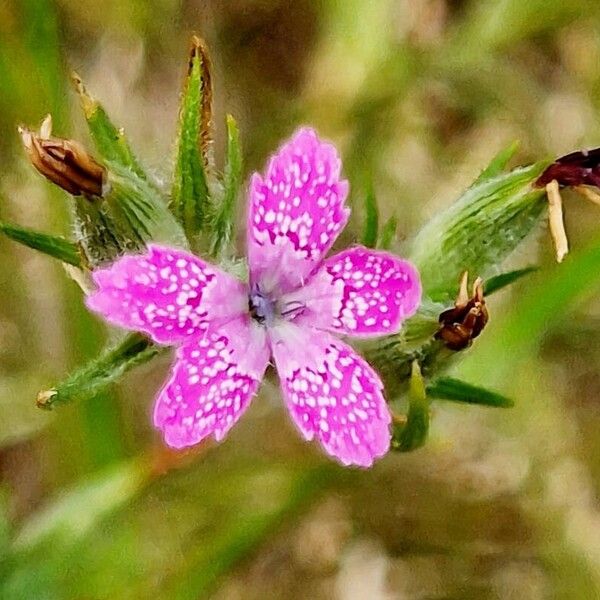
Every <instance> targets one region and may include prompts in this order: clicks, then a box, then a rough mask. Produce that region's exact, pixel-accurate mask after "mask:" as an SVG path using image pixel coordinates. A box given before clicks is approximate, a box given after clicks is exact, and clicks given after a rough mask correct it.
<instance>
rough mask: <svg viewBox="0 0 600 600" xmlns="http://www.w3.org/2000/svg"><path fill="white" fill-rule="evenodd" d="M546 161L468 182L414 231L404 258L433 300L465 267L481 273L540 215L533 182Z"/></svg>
mask: <svg viewBox="0 0 600 600" xmlns="http://www.w3.org/2000/svg"><path fill="white" fill-rule="evenodd" d="M546 166H547V162H543V163H537V164H535V165H531V166H529V167H523V168H519V169H515V170H513V171H511V172H510V173H503V174H500V175H498V176H497V177H494V178H492V179H487V180H485V181H482V182H481V183H478V184H476V185H474V186H472V187H470V188H469V189H468V190H467V191H466V192H465V193H464V194H463V195H462V196H461V197H460V198H459V199H458V201H456V202H455V203H454V204H452V205H451V206H450V207H448V208H447V209H446V210H444V211H442V212H441V213H439V214H438V215H437V216H436V217H434V218H433V219H431V220H430V221H429V222H428V223H427V224H426V225H425V226H424V227H423V229H421V231H420V232H419V233H418V234H417V236H416V238H415V240H414V242H413V245H412V249H411V252H410V254H409V258H410V259H411V260H412V261H413V262H414V263H415V264H416V266H417V267H418V269H419V272H420V274H421V281H422V283H423V288H424V290H425V291H426V293H427V294H428V295H429V297H430V298H432V299H433V300H441V301H447V300H449V299H451V298H452V297H453V296H454V295H455V293H456V282H457V281H458V280H459V277H460V275H461V274H462V273H463V272H464V271H469V273H472V274H473V275H474V276H475V275H477V276H481V277H486V276H487V275H488V274H489V272H490V271H491V270H492V269H494V268H497V266H498V265H499V264H500V263H502V262H503V261H504V259H505V258H507V257H508V256H509V255H510V254H511V252H512V251H513V250H514V249H515V248H516V247H517V246H518V245H519V243H520V242H521V241H522V240H523V239H524V238H525V237H526V236H527V234H528V233H530V232H531V230H532V229H533V227H534V226H535V225H536V223H537V222H538V221H539V218H540V216H541V214H542V211H543V209H544V207H545V199H544V197H545V192H544V190H541V189H536V188H534V187H532V185H531V184H532V183H533V182H534V181H535V180H536V179H537V177H538V176H539V175H540V173H541V172H542V171H543V170H544V168H545V167H546Z"/></svg>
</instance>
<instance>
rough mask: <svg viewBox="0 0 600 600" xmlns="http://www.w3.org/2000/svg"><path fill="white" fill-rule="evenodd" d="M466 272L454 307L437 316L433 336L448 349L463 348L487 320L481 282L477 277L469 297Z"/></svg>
mask: <svg viewBox="0 0 600 600" xmlns="http://www.w3.org/2000/svg"><path fill="white" fill-rule="evenodd" d="M467 284H468V273H466V272H465V273H464V274H463V276H462V278H461V281H460V287H459V291H458V296H457V298H456V301H455V303H454V308H450V309H448V310H445V311H444V312H443V313H442V314H441V315H440V317H439V323H440V328H439V329H438V331H437V332H436V334H435V338H436V339H438V340H442V341H443V342H444V344H445V346H446V347H447V348H449V349H450V350H464V349H465V348H468V347H469V346H470V345H471V342H472V341H473V340H474V339H475V338H476V337H477V336H478V335H479V334H480V333H481V332H482V330H483V328H484V327H485V325H486V323H487V322H488V318H489V315H488V311H487V307H486V305H485V299H484V297H483V282H482V280H481V278H479V277H478V278H477V279H476V280H475V282H474V283H473V292H472V294H471V296H470V297H469V292H468V290H467Z"/></svg>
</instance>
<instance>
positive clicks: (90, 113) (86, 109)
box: [73, 73, 147, 179]
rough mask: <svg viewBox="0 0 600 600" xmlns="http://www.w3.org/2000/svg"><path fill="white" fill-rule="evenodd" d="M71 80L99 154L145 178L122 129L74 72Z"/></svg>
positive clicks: (106, 159)
mask: <svg viewBox="0 0 600 600" xmlns="http://www.w3.org/2000/svg"><path fill="white" fill-rule="evenodd" d="M73 82H74V84H75V88H76V90H77V93H78V94H79V99H80V101H81V106H82V108H83V113H84V115H85V119H86V121H87V124H88V127H89V130H90V135H91V136H92V139H93V140H94V144H95V145H96V149H97V150H98V153H99V154H100V156H101V157H102V158H103V159H104V160H105V161H110V162H113V163H116V164H119V165H121V166H122V167H126V168H128V169H131V170H132V171H133V172H134V173H135V174H136V175H138V177H141V178H142V179H146V178H147V176H146V173H145V172H144V169H142V167H141V166H140V164H139V162H138V161H137V159H136V158H135V156H134V154H133V152H132V150H131V148H130V146H129V142H128V141H127V139H126V137H125V133H124V132H123V130H122V129H118V128H117V127H116V126H115V125H114V124H113V123H112V121H111V120H110V118H109V116H108V114H107V113H106V111H105V110H104V108H103V107H102V105H101V104H100V103H99V102H98V101H97V100H95V99H94V98H92V96H90V95H89V94H88V92H87V90H86V88H85V86H84V84H83V82H82V81H81V78H80V77H79V75H77V74H76V73H73Z"/></svg>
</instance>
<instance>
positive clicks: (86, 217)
mask: <svg viewBox="0 0 600 600" xmlns="http://www.w3.org/2000/svg"><path fill="white" fill-rule="evenodd" d="M73 231H74V234H75V238H76V241H77V243H78V244H79V246H80V247H81V249H82V250H83V253H84V255H85V262H86V263H87V264H88V265H89V266H91V267H92V268H93V267H98V266H101V265H103V264H106V263H109V262H112V261H114V260H115V259H116V258H117V257H118V256H120V255H121V254H123V253H124V252H126V251H127V250H128V245H129V246H130V248H131V249H133V250H135V249H136V248H137V246H135V245H131V244H130V243H128V242H127V240H126V239H125V238H124V237H123V234H122V232H121V231H120V230H119V228H118V227H117V225H116V223H115V222H114V219H113V217H112V215H111V214H110V213H109V211H108V207H107V206H106V205H105V204H104V203H103V201H102V200H101V199H99V198H91V199H90V198H85V197H84V196H74V197H73Z"/></svg>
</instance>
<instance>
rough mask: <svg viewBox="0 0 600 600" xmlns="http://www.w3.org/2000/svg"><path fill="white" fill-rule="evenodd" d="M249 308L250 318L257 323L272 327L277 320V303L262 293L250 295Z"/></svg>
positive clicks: (255, 292) (257, 292) (256, 292)
mask: <svg viewBox="0 0 600 600" xmlns="http://www.w3.org/2000/svg"><path fill="white" fill-rule="evenodd" d="M248 308H249V310H250V316H251V317H252V318H253V319H254V320H255V321H256V322H257V323H261V324H263V323H264V324H265V325H267V326H268V325H271V323H273V319H274V318H275V302H274V301H273V300H271V298H269V297H267V296H264V295H263V294H261V293H260V291H254V292H251V293H250V296H249V297H248Z"/></svg>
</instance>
